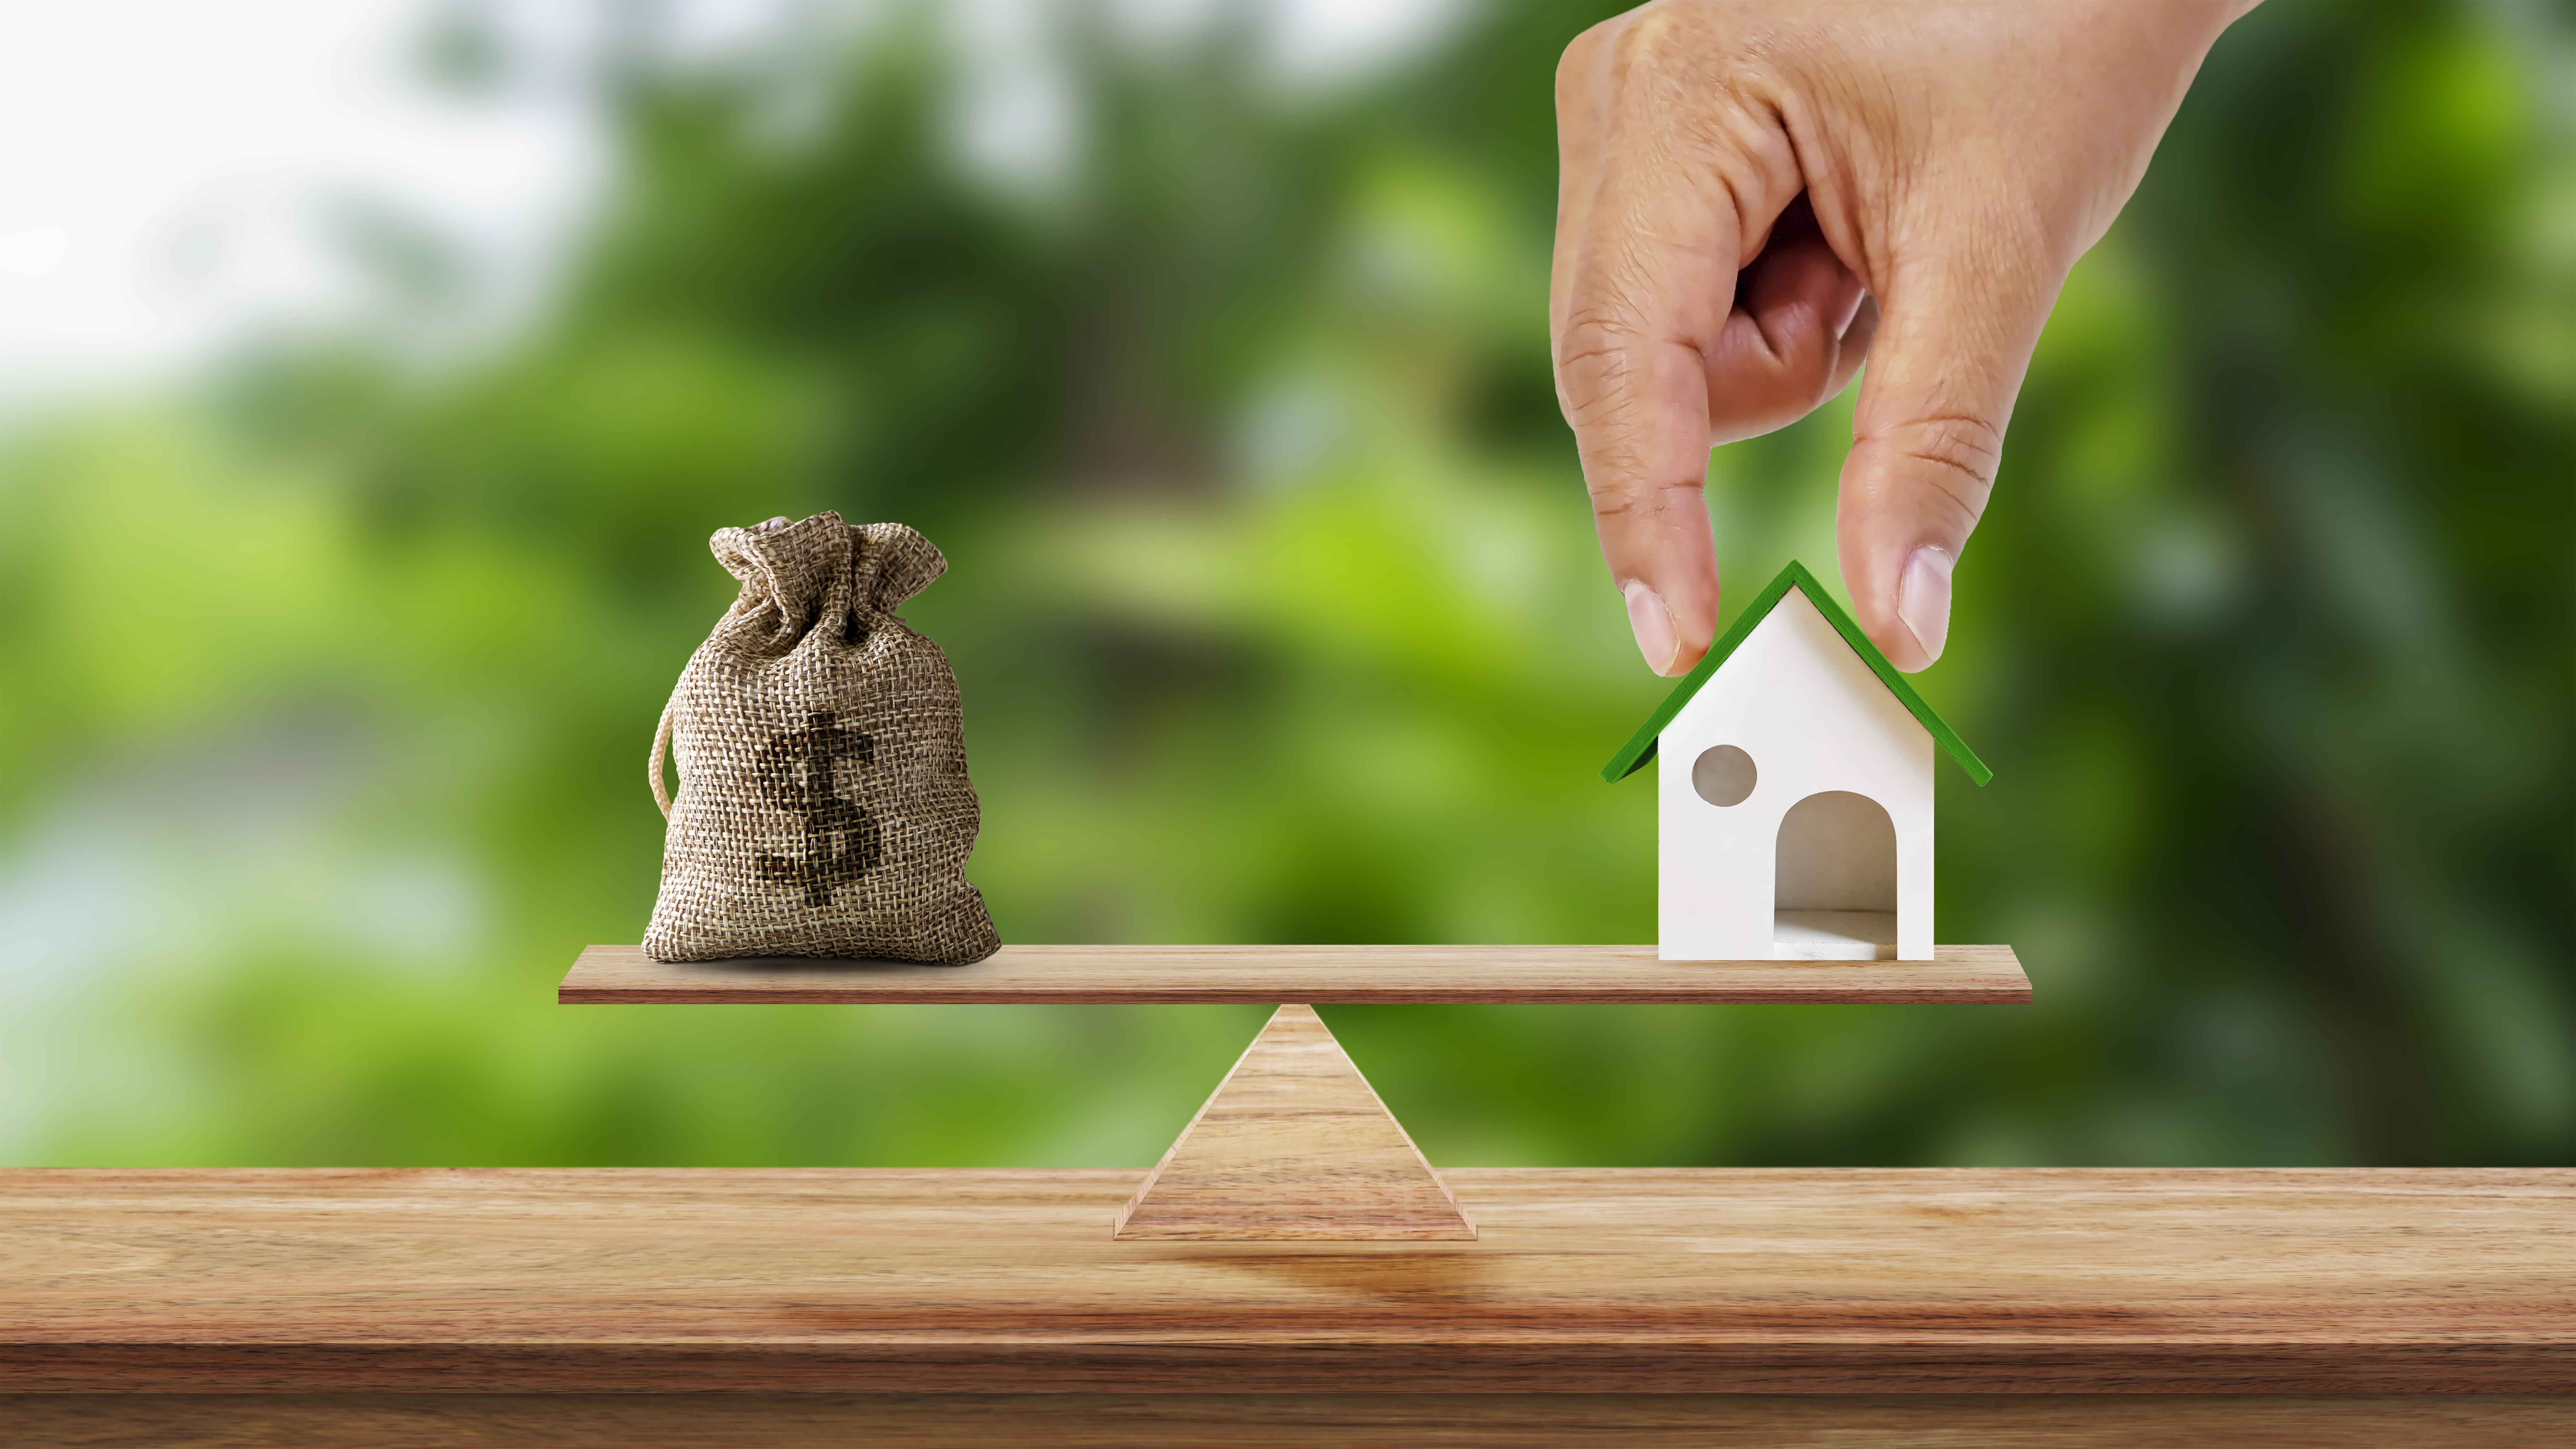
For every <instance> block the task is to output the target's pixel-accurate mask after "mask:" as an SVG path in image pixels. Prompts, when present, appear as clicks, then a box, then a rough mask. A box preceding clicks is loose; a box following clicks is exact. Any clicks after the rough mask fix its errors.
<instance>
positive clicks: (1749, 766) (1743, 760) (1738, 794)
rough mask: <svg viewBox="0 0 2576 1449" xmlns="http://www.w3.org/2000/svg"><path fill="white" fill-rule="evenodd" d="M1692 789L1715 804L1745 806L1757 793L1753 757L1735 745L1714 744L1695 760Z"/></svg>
mask: <svg viewBox="0 0 2576 1449" xmlns="http://www.w3.org/2000/svg"><path fill="white" fill-rule="evenodd" d="M1691 788H1692V789H1693V790H1696V791H1698V792H1699V798H1701V799H1703V800H1705V801H1707V802H1708V803H1710V804H1711V805H1741V804H1743V803H1744V797H1745V796H1747V795H1750V794H1752V793H1753V757H1752V756H1751V755H1748V754H1746V753H1744V752H1743V751H1742V750H1739V749H1737V748H1736V747H1735V746H1733V745H1711V746H1710V747H1709V748H1707V749H1705V750H1702V751H1700V752H1699V758H1698V759H1696V760H1693V761H1691Z"/></svg>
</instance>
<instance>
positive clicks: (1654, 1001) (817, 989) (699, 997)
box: [555, 944, 2032, 1006]
mask: <svg viewBox="0 0 2576 1449" xmlns="http://www.w3.org/2000/svg"><path fill="white" fill-rule="evenodd" d="M636 949H637V948H636V947H634V946H632V945H627V944H617V945H600V944H594V945H590V946H585V947H583V948H582V951H581V954H580V955H579V956H578V957H577V958H575V960H574V962H573V964H572V967H571V969H570V970H568V971H567V972H565V974H564V978H563V980H562V981H561V982H560V983H559V984H558V985H557V986H556V988H555V1001H556V1004H558V1005H562V1006H648V1005H666V1006H728V1005H731V1006H748V1005H777V1006H785V1005H808V1006H824V1005H922V1006H937V1005H973V1004H991V1003H1017V1004H1052V1005H1067V1006H1072V1005H1171V1006H1177V1005H1245V1006H1275V1005H1278V1004H1279V1003H1281V1002H1285V1001H1296V1002H1301V1003H1304V1004H1306V1005H1314V1006H1362V1005H1407V1006H1440V1005H1453V1006H1463V1005H1554V1006H1602V1005H1637V1006H1688V1005H1742V1006H1750V1005H1780V1006H1791V1005H1807V1006H1838V1005H1840V1006H2025V1005H2028V1004H2029V1003H2030V1001H2031V999H2032V998H2031V984H2030V976H2029V974H2028V973H2027V972H2026V971H2024V970H2023V968H2022V965H2021V960H2020V957H2019V956H2018V955H2016V954H2015V953H2014V951H2013V949H2012V948H2011V947H2010V946H2006V945H1992V946H1987V945H1979V946H1943V947H1936V948H1935V949H1936V950H1938V951H1954V950H1955V951H1968V950H1973V951H1977V952H1980V953H1985V952H1995V953H1999V954H2000V957H2001V962H2000V964H1995V963H1993V962H1990V961H1983V960H1981V961H1978V962H1975V963H1974V964H1962V963H1959V962H1956V961H1944V960H1943V959H1941V958H1940V957H1937V956H1936V957H1935V958H1934V959H1933V960H1932V961H1928V962H1895V963H1889V962H1868V963H1852V964H1854V965H1856V966H1858V965H1866V966H1867V967H1870V968H1872V970H1873V971H1875V972H1885V971H1887V970H1889V969H1890V968H1891V967H1893V968H1896V969H1899V970H1902V969H1903V968H1906V967H1921V968H1923V971H1924V974H1925V975H1926V976H1927V977H1930V978H1932V979H1929V980H1926V981H1924V982H1922V983H1920V984H1906V985H1901V986H1887V985H1876V984H1868V983H1860V984H1854V983H1851V982H1848V981H1847V982H1844V983H1841V984H1831V983H1829V982H1826V981H1823V980H1819V981H1818V982H1816V983H1812V984H1810V983H1786V982H1781V981H1779V980H1777V979H1776V973H1777V972H1778V971H1779V970H1781V968H1783V967H1784V966H1789V967H1793V968H1794V969H1798V970H1802V971H1804V970H1813V971H1815V972H1816V973H1818V975H1819V977H1820V978H1821V977H1823V976H1825V975H1827V974H1828V973H1831V972H1833V971H1834V970H1835V966H1836V963H1827V962H1818V963H1812V964H1811V965H1810V964H1801V963H1787V962H1780V961H1711V962H1662V963H1657V964H1658V968H1659V969H1660V970H1662V971H1666V972H1669V971H1670V970H1672V969H1675V968H1681V967H1688V966H1706V967H1709V968H1712V969H1713V970H1725V969H1727V968H1737V969H1740V970H1743V971H1748V972H1750V971H1757V970H1758V971H1760V972H1761V973H1763V975H1764V977H1765V978H1768V979H1762V980H1754V981H1743V980H1738V981H1732V982H1726V981H1712V982H1709V983H1707V984H1704V985H1691V984H1682V983H1677V982H1675V981H1674V980H1672V979H1671V977H1670V975H1668V974H1664V975H1658V976H1657V977H1655V978H1654V979H1651V980H1647V981H1642V982H1633V983H1631V982H1622V981H1620V980H1618V979H1617V978H1616V976H1615V975H1610V974H1607V973H1606V972H1605V974H1604V976H1603V977H1602V978H1601V979H1597V980H1584V981H1570V980H1558V981H1544V982H1538V983H1533V984H1517V985H1514V984H1495V983H1491V982H1487V983H1482V984H1477V985H1452V984H1447V983H1443V982H1437V981H1425V980H1423V979H1421V978H1419V977H1414V978H1411V979H1406V978H1404V977H1403V976H1401V975H1399V974H1397V973H1387V977H1388V979H1387V980H1385V982H1384V983H1383V984H1379V983H1376V982H1370V983H1366V984H1352V983H1349V982H1338V983H1333V982H1317V981H1313V980H1306V979H1300V978H1301V973H1299V972H1298V971H1296V970H1294V969H1291V970H1288V971H1286V972H1283V974H1282V977H1281V978H1280V979H1278V980H1275V981H1271V982H1260V981H1246V980H1243V979H1240V978H1239V977H1237V976H1235V975H1234V973H1232V972H1229V973H1228V976H1227V978H1226V979H1219V980H1214V981H1188V980H1182V979H1175V980H1172V981H1168V982H1151V983H1146V982H1114V983H1113V982H1100V981H1084V980H1082V979H1080V978H1079V977H1078V976H1073V974H1072V973H1068V975H1069V976H1072V978H1073V979H1069V980H1067V981H1066V982H1065V983H1064V984H1062V985H1052V984H1044V983H1030V982H1028V981H1026V980H1025V979H1022V980H1019V981H1016V982H1011V983H989V982H978V981H977V980H976V979H975V978H974V977H973V976H971V975H964V974H961V975H958V976H956V977H954V978H947V977H946V976H945V973H949V972H958V973H970V972H972V971H974V969H975V967H974V966H973V965H968V966H941V967H925V966H914V965H910V964H908V963H875V962H852V963H849V964H848V965H841V964H838V963H834V962H831V961H827V960H821V959H817V960H816V961H815V962H814V963H813V964H811V965H804V964H801V963H800V964H798V965H794V966H781V967H776V968H766V969H771V970H775V971H777V972H778V973H779V975H778V976H777V977H772V978H766V979H759V980H745V979H742V978H741V977H740V976H738V975H737V976H736V977H734V978H733V979H729V980H728V979H722V978H710V979H708V980H707V981H705V982H704V983H702V984H689V985H677V984H660V983H655V984H651V985H636V984H632V983H625V982H610V983H606V984H599V983H593V982H587V981H584V980H582V979H580V978H582V977H583V976H584V974H585V968H590V967H592V966H593V963H594V961H595V959H596V958H595V956H594V953H597V952H601V951H619V952H626V951H634V950H636ZM1135 949H1137V950H1138V951H1139V952H1140V953H1144V954H1148V955H1150V954H1152V953H1154V952H1157V951H1167V950H1172V949H1175V948H1170V947H1151V946H1146V947H1137V948H1135ZM1178 949H1201V948H1178ZM1219 949H1238V948H1219ZM1241 949H1258V948H1241ZM1295 949H1297V950H1299V951H1301V952H1302V951H1308V950H1312V949H1314V948H1302V947H1301V948H1295ZM1348 949H1351V950H1353V951H1401V950H1403V949H1405V948H1403V947H1385V946H1369V947H1351V948H1348ZM1443 949H1445V948H1443ZM1503 949H1526V948H1503ZM1567 949H1569V950H1587V949H1609V950H1619V951H1638V950H1646V949H1651V948H1646V947H1635V946H1622V947H1610V948H1592V947H1569V948H1567ZM752 959H766V958H752ZM720 964H722V963H712V962H709V963H685V962H684V963H673V964H672V966H671V968H670V969H673V970H686V969H688V968H689V967H690V966H693V965H707V966H714V965H720ZM852 966H861V967H868V968H881V969H884V970H886V971H887V973H888V975H887V977H886V979H885V980H883V981H877V982H871V981H867V980H864V979H859V978H856V977H855V976H854V975H853V974H852V973H851V970H850V968H851V967H852ZM735 969H736V970H737V971H739V970H740V969H741V968H735ZM792 972H811V973H813V979H811V980H807V981H802V982H799V981H794V980H791V979H786V978H787V975H788V973H792ZM933 972H936V973H941V975H937V976H934V975H931V974H929V973H933ZM898 973H899V974H898Z"/></svg>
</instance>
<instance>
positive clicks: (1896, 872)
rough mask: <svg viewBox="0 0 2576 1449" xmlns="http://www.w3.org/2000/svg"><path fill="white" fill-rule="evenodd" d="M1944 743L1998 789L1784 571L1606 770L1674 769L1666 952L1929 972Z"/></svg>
mask: <svg viewBox="0 0 2576 1449" xmlns="http://www.w3.org/2000/svg"><path fill="white" fill-rule="evenodd" d="M1936 749H1937V750H1939V751H1942V752H1944V753H1947V754H1948V755H1949V756H1950V758H1952V759H1953V760H1956V761H1957V762H1958V764H1959V767H1960V768H1961V769H1964V770H1966V771H1967V772H1968V775H1969V778H1971V779H1973V780H1975V781H1976V782H1977V783H1978V784H1980V785H1982V784H1984V783H1986V781H1988V780H1989V779H1992V778H1993V777H1994V772H1993V771H1991V770H1989V769H1987V768H1986V766H1985V762H1984V761H1982V760H1979V759H1978V758H1977V756H1976V752H1975V751H1973V750H1971V749H1969V748H1968V744H1967V741H1965V740H1962V739H1960V738H1959V735H1958V732H1957V731H1955V730H1953V729H1951V728H1950V726H1949V725H1948V724H1946V723H1944V722H1943V721H1942V719H1941V716H1940V715H1938V714H1936V713H1934V712H1933V710H1932V707H1931V706H1930V705H1928V704H1925V703H1924V702H1923V697H1922V696H1921V695H1918V694H1916V693H1915V692H1914V688H1913V686H1912V685H1910V684H1908V683H1906V681H1905V676H1904V675H1902V674H1899V673H1897V671H1896V667H1895V666H1894V665H1891V664H1889V663H1888V662H1887V659H1886V657H1885V656H1884V655H1882V654H1880V653H1879V652H1878V648H1877V646H1875V645H1873V644H1871V643H1870V642H1869V637H1868V636H1867V635H1865V634H1863V633H1861V631H1860V626H1859V625H1858V624H1855V623H1853V622H1852V619H1851V616H1850V615H1849V614H1846V613H1844V612H1843V609H1842V606H1841V605H1839V604H1837V603H1835V602H1834V599H1833V596H1832V595H1831V594H1828V593H1827V592H1825V589H1824V586H1823V585H1821V584H1819V583H1817V582H1816V577H1815V575H1813V574H1811V573H1809V572H1807V570H1806V568H1805V567H1804V566H1802V565H1800V564H1798V563H1795V562H1792V563H1791V564H1790V565H1789V566H1788V567H1787V568H1785V569H1783V570H1781V571H1780V576H1779V577H1778V578H1775V579H1773V580H1772V581H1771V584H1770V586H1769V587H1768V588H1765V589H1764V590H1763V591H1762V592H1761V594H1760V595H1758V596H1757V597H1756V598H1755V599H1754V600H1753V602H1752V603H1751V604H1750V605H1748V606H1747V607H1746V608H1745V610H1744V612H1743V613H1741V614H1738V615H1737V616H1736V618H1735V622H1734V623H1732V624H1731V625H1729V626H1728V627H1727V630H1726V633H1725V634H1724V635H1722V636H1720V637H1719V639H1718V640H1717V642H1716V643H1714V644H1712V645H1710V646H1709V651H1708V657H1707V658H1705V659H1702V660H1701V661H1700V662H1699V665H1698V666H1697V667H1696V668H1694V669H1692V670H1691V672H1690V673H1689V674H1686V675H1684V676H1683V677H1682V679H1681V681H1680V683H1678V684H1676V685H1675V686H1674V687H1673V692H1672V693H1671V695H1669V696H1668V697H1666V699H1665V700H1664V702H1663V705H1662V707H1661V708H1659V709H1657V710H1656V711H1655V713H1654V714H1653V716H1651V717H1650V718H1648V719H1647V721H1646V723H1645V724H1644V725H1643V726H1642V727H1641V728H1639V729H1638V731H1637V733H1636V734H1635V735H1634V736H1632V737H1630V739H1629V741H1628V743H1627V746H1626V747H1625V748H1623V749H1622V750H1620V751H1619V753H1618V755H1617V757H1615V758H1614V759H1612V760H1611V761H1610V763H1609V764H1608V765H1606V766H1604V767H1603V768H1602V771H1601V775H1602V778H1603V779H1605V780H1612V781H1617V780H1621V779H1624V778H1626V777H1627V776H1629V775H1631V774H1634V773H1635V772H1636V771H1637V770H1638V769H1639V768H1641V767H1643V766H1644V764H1645V763H1646V761H1647V760H1649V759H1651V758H1653V757H1654V756H1655V755H1656V754H1658V753H1661V754H1662V755H1663V757H1664V765H1663V768H1662V770H1660V771H1659V772H1658V775H1659V783H1658V785H1657V793H1656V820H1657V837H1658V855H1659V879H1658V891H1657V900H1658V910H1657V915H1658V918H1659V920H1658V925H1659V930H1658V935H1659V937H1660V940H1661V949H1660V951H1659V953H1658V954H1659V955H1661V956H1662V958H1663V959H1664V960H1667V961H1746V960H1761V959H1784V960H1864V961H1865V960H1889V959H1895V960H1905V961H1929V960H1931V959H1932V765H1933V759H1932V757H1933V753H1934V751H1935V750H1936Z"/></svg>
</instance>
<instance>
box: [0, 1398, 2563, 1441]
mask: <svg viewBox="0 0 2576 1449" xmlns="http://www.w3.org/2000/svg"><path fill="white" fill-rule="evenodd" d="M0 1436H4V1437H5V1438H6V1440H7V1442H8V1443H9V1444H10V1445H11V1446H12V1449H58V1446H59V1449H71V1446H78V1449H129V1446H130V1449H247V1446H252V1445H275V1444H294V1445H331V1446H338V1449H465V1446H486V1445H488V1446H493V1449H500V1446H518V1445H530V1444H542V1445H545V1446H547V1449H715V1446H718V1445H745V1444H757V1445H760V1446H763V1449H848V1446H850V1445H854V1444H865V1445H867V1446H869V1449H982V1446H986V1445H993V1444H1045V1445H1049V1446H1058V1449H1128V1446H1135V1449H1206V1446H1208V1445H1212V1444H1222V1445H1225V1446H1227V1449H1414V1446H1418V1445H1423V1444H1445V1445H1457V1444H1474V1445H1484V1446H1490V1449H1563V1446H1565V1445H1568V1444H1616V1445H1620V1446H1622V1449H1927V1446H1928V1449H2041V1446H2047V1449H2173V1446H2174V1445H2177V1444H2208V1445H2213V1446H2225V1449H2531V1446H2534V1445H2550V1444H2570V1443H2576V1395H2564V1394H2532V1395H2488V1394H2423V1395H2414V1396H2398V1395H2367V1396H2362V1395H2356V1396H2353V1397H2349V1398H2316V1397H2289V1396H2279V1395H2269V1394H2211V1395H2192V1396H2180V1397H2177V1396H2169V1395H2161V1394H2006V1395H1968V1394H1904V1395H1848V1394H1797V1395H1760V1394H1606V1395H1605V1394H727V1393H702V1394H59V1395H55V1394H48V1395H21V1396H0Z"/></svg>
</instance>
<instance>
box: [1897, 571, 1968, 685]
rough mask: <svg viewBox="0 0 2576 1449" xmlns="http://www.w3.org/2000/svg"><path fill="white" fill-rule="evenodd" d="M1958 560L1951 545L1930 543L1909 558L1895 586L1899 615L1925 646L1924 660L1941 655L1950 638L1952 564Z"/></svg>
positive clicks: (1918, 640)
mask: <svg viewBox="0 0 2576 1449" xmlns="http://www.w3.org/2000/svg"><path fill="white" fill-rule="evenodd" d="M1957 562H1958V561H1957V560H1956V559H1953V558H1951V557H1950V551H1949V550H1948V549H1946V548H1941V547H1939V546H1937V545H1934V544H1928V543H1927V544H1925V545H1924V546H1923V547H1921V548H1918V549H1916V550H1915V551H1914V553H1913V556H1912V557H1910V558H1908V559H1906V561H1905V577H1904V578H1903V579H1901V580H1899V581H1898V583H1897V586H1896V617H1898V618H1899V619H1902V620H1904V621H1905V627H1906V629H1907V631H1908V632H1910V633H1912V634H1913V635H1914V642H1915V643H1917V644H1920V645H1922V646H1923V662H1924V663H1925V664H1930V663H1931V662H1932V661H1933V660H1935V659H1938V658H1940V657H1941V646H1942V645H1943V644H1945V643H1947V642H1949V639H1950V568H1951V566H1952V565H1953V564H1955V563H1957Z"/></svg>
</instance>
